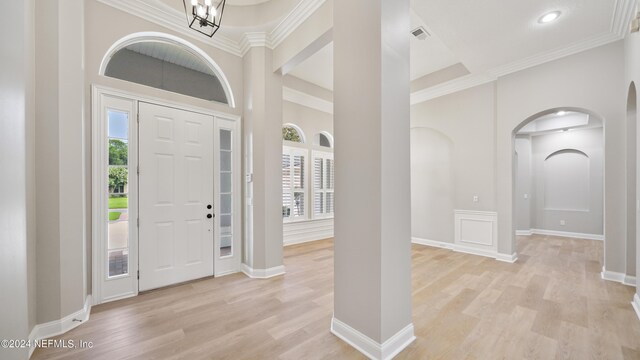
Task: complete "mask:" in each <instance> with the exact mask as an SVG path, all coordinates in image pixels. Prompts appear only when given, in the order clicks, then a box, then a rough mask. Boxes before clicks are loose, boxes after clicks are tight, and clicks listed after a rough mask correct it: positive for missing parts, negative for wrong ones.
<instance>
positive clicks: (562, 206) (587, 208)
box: [515, 128, 603, 235]
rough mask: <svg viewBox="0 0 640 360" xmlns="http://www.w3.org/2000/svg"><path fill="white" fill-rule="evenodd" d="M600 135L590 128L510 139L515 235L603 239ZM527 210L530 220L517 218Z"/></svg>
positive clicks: (596, 130) (601, 145) (600, 130)
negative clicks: (514, 163)
mask: <svg viewBox="0 0 640 360" xmlns="http://www.w3.org/2000/svg"><path fill="white" fill-rule="evenodd" d="M602 135H603V134H602V128H593V129H576V130H572V131H566V132H555V133H550V134H545V135H534V136H531V138H530V140H527V139H526V138H522V137H516V142H515V144H516V151H517V152H518V157H517V158H518V168H517V172H516V192H515V194H516V196H517V197H518V198H517V199H516V216H517V219H518V230H529V229H540V230H552V231H562V232H572V233H580V234H590V235H602V234H603V163H602V161H603V144H602V139H603V136H602ZM527 146H529V147H530V148H529V149H527ZM567 149H569V150H576V151H564V152H563V150H567ZM527 154H531V156H530V158H529V159H527V158H526V155H527ZM583 154H584V155H583ZM585 155H586V156H585ZM528 160H529V161H528ZM524 193H528V194H529V199H524ZM529 206H530V208H531V213H530V218H529V219H523V217H524V214H525V213H526V212H527V210H529ZM561 221H563V222H564V225H562V224H561ZM527 223H528V224H529V227H528V228H527V227H526V224H527Z"/></svg>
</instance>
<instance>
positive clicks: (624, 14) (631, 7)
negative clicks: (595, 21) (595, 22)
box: [611, 0, 638, 38]
mask: <svg viewBox="0 0 640 360" xmlns="http://www.w3.org/2000/svg"><path fill="white" fill-rule="evenodd" d="M637 3H638V0H616V5H615V10H614V11H613V18H612V19H611V32H612V33H614V34H616V35H618V36H620V38H624V37H625V36H626V35H627V33H628V32H629V24H630V23H631V20H632V19H633V18H634V17H635V15H636V14H635V11H636V6H637Z"/></svg>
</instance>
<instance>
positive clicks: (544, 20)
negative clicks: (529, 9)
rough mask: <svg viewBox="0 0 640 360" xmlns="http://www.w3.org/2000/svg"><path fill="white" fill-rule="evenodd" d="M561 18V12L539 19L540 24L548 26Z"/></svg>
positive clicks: (547, 14)
mask: <svg viewBox="0 0 640 360" xmlns="http://www.w3.org/2000/svg"><path fill="white" fill-rule="evenodd" d="M559 17H560V11H552V12H550V13H546V14H544V15H542V16H541V17H540V19H538V22H539V23H540V24H547V23H550V22H552V21H554V20H557V19H558V18H559Z"/></svg>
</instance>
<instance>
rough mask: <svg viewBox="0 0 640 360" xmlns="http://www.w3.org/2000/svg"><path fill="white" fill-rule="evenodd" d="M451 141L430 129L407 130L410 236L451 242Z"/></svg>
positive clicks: (452, 185) (453, 193)
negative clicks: (409, 154)
mask: <svg viewBox="0 0 640 360" xmlns="http://www.w3.org/2000/svg"><path fill="white" fill-rule="evenodd" d="M453 153H454V145H453V141H452V140H451V139H450V138H449V137H447V136H446V135H444V134H442V133H441V132H439V131H437V130H433V129H430V128H413V129H411V236H412V237H413V238H417V239H426V240H432V241H441V242H448V243H453V242H454V236H453V235H454V234H453V210H454V197H455V193H456V189H455V188H454V183H455V181H454V179H455V178H454V172H453V166H454V164H453Z"/></svg>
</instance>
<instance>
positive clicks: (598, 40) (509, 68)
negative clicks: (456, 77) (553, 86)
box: [487, 33, 622, 77]
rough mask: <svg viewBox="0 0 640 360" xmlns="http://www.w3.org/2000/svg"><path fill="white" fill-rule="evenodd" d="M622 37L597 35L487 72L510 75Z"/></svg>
mask: <svg viewBox="0 0 640 360" xmlns="http://www.w3.org/2000/svg"><path fill="white" fill-rule="evenodd" d="M620 39H622V37H620V36H618V35H617V34H612V33H606V34H601V35H597V36H594V37H592V38H590V39H585V40H580V41H578V42H575V43H573V44H571V45H569V46H563V47H561V48H557V49H553V50H551V51H547V52H542V53H539V54H535V55H533V56H530V57H527V58H524V59H521V60H517V61H514V62H512V63H509V64H505V65H501V66H498V67H495V68H493V69H491V70H489V71H487V73H488V74H490V75H491V76H492V77H500V76H505V75H509V74H512V73H514V72H518V71H521V70H525V69H528V68H531V67H534V66H537V65H541V64H544V63H547V62H550V61H554V60H558V59H561V58H563V57H567V56H570V55H573V54H577V53H580V52H583V51H586V50H589V49H593V48H596V47H598V46H602V45H606V44H608V43H611V42H614V41H618V40H620Z"/></svg>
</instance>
